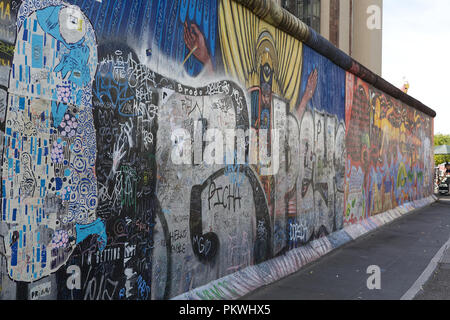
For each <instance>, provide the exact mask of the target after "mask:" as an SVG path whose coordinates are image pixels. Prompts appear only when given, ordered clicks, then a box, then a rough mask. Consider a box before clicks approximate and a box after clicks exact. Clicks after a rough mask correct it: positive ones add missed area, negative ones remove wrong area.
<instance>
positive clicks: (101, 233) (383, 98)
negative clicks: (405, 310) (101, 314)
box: [0, 0, 433, 300]
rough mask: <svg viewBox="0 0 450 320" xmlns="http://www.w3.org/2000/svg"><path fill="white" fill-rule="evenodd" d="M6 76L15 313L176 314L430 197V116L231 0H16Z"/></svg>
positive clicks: (3, 104)
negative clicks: (138, 307)
mask: <svg viewBox="0 0 450 320" xmlns="http://www.w3.org/2000/svg"><path fill="white" fill-rule="evenodd" d="M0 64H1V66H0V69H1V72H0V123H1V126H0V135H1V138H2V144H1V149H0V150H2V157H1V163H2V166H1V170H0V172H1V180H2V188H1V207H0V210H1V214H0V299H33V300H37V299H60V300H73V299H76V300H78V299H84V300H121V299H124V300H125V299H126V300H149V299H170V298H174V297H177V296H180V295H182V294H183V293H186V292H189V291H191V290H193V289H196V288H199V287H202V286H204V285H208V284H209V283H212V282H213V281H215V280H217V279H222V278H224V277H226V276H229V275H232V274H235V273H237V272H240V271H243V270H246V268H249V267H252V266H265V267H264V268H266V265H265V264H264V262H267V261H270V260H271V259H274V258H277V257H280V256H285V255H287V254H289V253H290V252H293V250H297V249H299V248H300V249H301V248H306V247H307V246H308V245H309V244H311V243H315V242H314V240H318V239H327V238H326V237H330V236H332V235H333V234H334V233H335V232H337V231H340V230H343V228H345V227H346V226H349V225H352V224H354V223H358V222H360V221H362V220H364V219H366V218H369V217H371V216H373V215H376V214H379V213H382V212H385V211H387V210H389V209H392V208H395V207H397V206H399V205H402V204H404V203H407V202H409V201H413V200H417V199H422V198H424V197H427V196H429V195H430V194H431V193H432V189H431V188H432V187H431V186H432V181H431V180H432V154H431V145H432V134H433V122H432V119H431V118H430V117H428V116H426V115H425V114H422V113H420V112H419V111H416V110H415V109H413V108H411V107H409V106H407V105H405V104H403V103H401V102H399V101H397V100H395V99H392V98H391V97H389V96H388V95H386V94H384V93H383V92H381V91H379V90H377V89H374V88H372V87H371V86H370V85H368V84H366V83H365V82H363V81H362V80H361V79H359V78H357V77H355V76H354V75H353V74H351V73H347V72H346V71H345V70H343V69H342V68H340V67H338V66H337V65H336V64H334V63H333V62H332V61H330V60H329V59H328V58H326V57H324V56H322V55H320V54H319V53H317V52H316V51H314V50H313V49H311V48H310V47H308V46H307V45H305V44H303V43H302V42H301V41H299V40H297V39H296V38H294V37H293V36H290V35H288V34H287V33H285V32H283V31H281V30H280V29H277V28H276V27H274V26H273V25H271V24H269V23H268V22H266V21H264V20H262V19H260V18H259V17H258V16H257V15H255V14H254V13H252V11H251V10H249V9H247V8H245V7H244V6H242V5H240V4H238V3H237V2H235V1H234V0H149V1H141V0H133V1H131V0H103V1H94V0H92V1H90V0H87V1H86V0H69V1H66V2H64V1H62V0H45V1H44V0H41V1H32V0H24V1H19V0H14V1H12V0H0ZM316 243H317V242H316ZM330 246H331V244H330ZM281 268H284V267H281ZM261 272H263V271H261ZM264 272H267V271H264ZM241 285H243V286H245V285H246V283H245V281H244V280H242V281H241ZM233 290H234V289H233V286H232V284H230V283H229V282H227V281H225V280H223V281H222V280H221V281H220V282H219V283H218V284H217V285H214V286H213V287H212V289H211V290H206V291H203V293H199V294H198V298H201V299H217V298H221V297H222V296H223V292H224V291H229V292H234V293H233V294H234V295H235V296H237V295H238V293H237V292H235V291H233Z"/></svg>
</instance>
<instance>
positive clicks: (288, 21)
mask: <svg viewBox="0 0 450 320" xmlns="http://www.w3.org/2000/svg"><path fill="white" fill-rule="evenodd" d="M232 1H234V2H237V3H239V4H241V5H243V6H245V7H247V8H248V9H250V10H251V11H252V12H253V13H254V14H255V15H256V16H258V17H259V18H261V19H263V20H264V21H266V22H268V23H270V24H271V25H273V26H274V27H277V28H279V29H280V30H282V31H284V32H286V33H287V34H289V35H291V36H292V37H294V38H296V39H297V40H299V41H301V42H303V43H305V44H306V45H308V46H309V47H311V48H312V49H314V50H315V51H317V52H318V53H320V54H322V55H323V56H325V57H326V58H328V59H330V60H331V61H333V62H334V63H335V64H336V65H338V66H339V67H341V68H343V69H344V70H346V71H348V72H350V73H352V74H354V75H355V76H357V77H359V78H361V79H362V80H364V81H366V82H367V83H369V84H371V85H373V86H374V87H375V88H377V89H379V90H382V91H385V92H386V93H388V94H390V95H391V96H393V97H394V98H397V99H398V100H400V101H402V102H404V103H405V104H407V105H409V106H410V107H412V108H414V109H417V110H419V111H421V112H423V113H425V114H426V115H428V116H430V117H432V118H435V117H436V111H434V110H433V109H431V108H429V107H428V106H426V105H424V104H423V103H422V102H420V101H419V100H417V99H415V98H413V97H412V96H410V95H408V94H406V93H404V92H403V91H402V90H400V89H399V88H397V87H395V86H394V85H393V84H391V83H390V82H388V81H387V80H385V79H384V78H382V77H380V76H379V75H377V74H375V73H374V72H373V71H371V70H369V69H368V68H367V67H365V66H363V65H362V64H361V63H359V62H358V61H356V60H355V59H353V58H352V57H350V56H349V55H348V54H346V53H345V52H343V51H342V50H340V49H339V48H337V47H336V46H334V45H333V44H332V43H331V42H330V41H328V40H327V39H325V38H324V37H322V36H321V35H319V34H318V33H316V32H315V31H314V30H313V29H312V28H310V27H309V26H308V25H306V24H305V23H304V22H303V21H301V20H300V19H299V18H297V17H296V16H294V15H293V14H291V13H290V12H288V11H287V10H285V9H283V8H282V7H281V6H280V5H278V4H277V3H276V2H275V1H274V0H232Z"/></svg>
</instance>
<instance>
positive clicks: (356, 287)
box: [242, 197, 450, 300]
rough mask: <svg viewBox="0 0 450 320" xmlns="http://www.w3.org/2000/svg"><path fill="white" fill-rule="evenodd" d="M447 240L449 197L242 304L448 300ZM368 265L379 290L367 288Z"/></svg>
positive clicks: (449, 260)
mask: <svg viewBox="0 0 450 320" xmlns="http://www.w3.org/2000/svg"><path fill="white" fill-rule="evenodd" d="M449 239H450V197H441V198H440V199H439V201H438V202H436V203H434V204H432V205H430V206H427V207H425V208H422V209H419V210H416V211H414V212H412V213H410V214H407V215H405V216H403V217H401V218H400V219H398V220H396V221H394V222H393V223H391V224H388V225H385V226H383V227H381V228H379V229H378V230H376V231H374V232H372V233H370V234H369V235H366V236H365V237H362V238H360V239H357V240H356V241H354V242H351V243H349V244H347V245H345V246H343V247H341V248H339V249H337V250H335V251H333V252H331V253H330V254H328V255H326V256H324V257H322V258H321V259H319V260H318V261H316V262H314V263H312V264H310V265H309V266H306V267H305V268H302V269H301V270H300V271H299V272H297V273H295V274H293V275H291V276H289V277H287V278H285V279H282V280H280V281H278V282H276V283H273V284H271V285H269V286H266V287H263V288H260V289H258V290H256V291H254V292H252V293H251V294H249V295H247V296H245V297H243V298H242V300H400V299H402V298H403V299H405V296H408V294H406V293H409V295H411V292H414V293H413V295H412V296H411V297H410V299H412V298H413V297H414V296H415V295H416V293H417V292H418V295H417V296H416V299H450V249H449V250H445V248H446V247H444V246H446V245H447V242H448V241H449ZM441 253H442V255H441ZM436 257H437V258H438V259H439V263H436V266H437V269H436V270H434V265H433V264H432V263H431V262H432V261H435V260H436ZM436 261H437V260H436ZM373 265H376V266H379V267H380V269H381V289H380V290H376V289H375V290H369V289H368V288H367V280H368V278H369V277H370V276H371V274H368V273H367V268H368V267H369V266H373ZM427 270H428V275H427V274H426V273H427ZM428 279H430V280H429V281H428V282H426V281H427V280H428ZM422 280H423V283H420V281H422ZM422 287H423V289H421V288H422ZM414 288H416V290H413V289H414Z"/></svg>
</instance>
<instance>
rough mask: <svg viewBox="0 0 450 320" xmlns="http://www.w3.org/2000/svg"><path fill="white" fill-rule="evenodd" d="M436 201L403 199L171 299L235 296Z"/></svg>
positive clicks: (238, 296)
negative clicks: (326, 234)
mask: <svg viewBox="0 0 450 320" xmlns="http://www.w3.org/2000/svg"><path fill="white" fill-rule="evenodd" d="M436 201H437V197H436V196H434V195H433V196H430V197H428V198H425V199H422V200H418V201H413V202H410V203H406V204H404V205H402V206H400V207H397V208H395V209H393V210H390V211H387V212H385V213H382V214H379V215H376V216H373V217H370V218H368V219H366V220H364V221H362V222H360V223H358V224H354V225H351V226H349V227H346V228H344V229H343V230H341V231H338V232H335V233H333V234H331V235H329V236H327V237H324V238H322V239H318V240H315V241H312V242H310V243H309V244H307V245H305V246H303V247H300V248H297V249H294V250H291V251H289V252H288V253H286V254H285V255H283V256H280V257H277V258H274V259H272V260H269V261H266V262H264V263H261V264H259V265H255V266H250V267H247V268H245V269H243V270H240V271H238V272H236V273H233V274H230V275H228V276H226V277H223V278H221V279H218V280H215V281H213V282H210V283H208V284H207V285H204V286H202V287H199V288H196V289H194V290H192V291H189V292H186V293H184V294H182V295H179V296H177V297H175V298H173V299H172V300H235V299H239V298H241V297H243V296H245V295H247V294H249V293H251V292H252V291H254V290H256V289H258V288H261V287H263V286H267V285H269V284H272V283H274V282H276V281H279V280H281V279H283V278H285V277H287V276H289V275H291V274H293V273H295V272H297V271H299V270H300V269H301V268H303V267H305V266H306V265H308V264H310V263H312V262H314V261H316V260H318V259H319V258H321V257H323V256H325V255H326V254H328V253H330V252H331V251H333V250H335V249H337V248H339V247H342V246H343V245H345V244H347V243H349V242H351V241H354V240H356V239H358V238H360V237H362V236H364V235H367V234H368V233H370V232H372V231H374V230H376V229H377V228H380V227H381V226H383V225H386V224H389V223H391V222H393V221H395V220H397V219H398V218H400V217H402V216H404V215H405V214H408V213H411V212H412V211H414V210H417V209H420V208H423V207H425V206H428V205H430V204H432V203H434V202H436Z"/></svg>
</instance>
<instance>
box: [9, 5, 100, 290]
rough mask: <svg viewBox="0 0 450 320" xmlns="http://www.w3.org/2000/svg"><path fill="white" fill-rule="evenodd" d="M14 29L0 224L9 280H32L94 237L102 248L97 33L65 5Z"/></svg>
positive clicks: (38, 14) (33, 15) (36, 14)
mask: <svg viewBox="0 0 450 320" xmlns="http://www.w3.org/2000/svg"><path fill="white" fill-rule="evenodd" d="M23 5H28V4H27V3H24V4H23ZM18 27H19V29H18V33H17V41H16V50H15V54H14V59H13V68H12V71H11V76H10V81H9V92H10V95H9V99H8V108H7V114H6V134H5V141H6V143H5V150H4V154H3V157H4V158H3V160H4V165H3V175H2V176H3V194H2V202H3V203H2V204H3V208H4V210H3V212H2V222H4V223H7V225H8V233H7V234H5V235H3V237H4V244H5V248H6V255H7V257H8V268H9V269H8V274H9V276H10V278H11V279H13V280H18V281H25V282H30V281H36V280H38V279H41V278H42V277H45V276H47V275H49V274H51V273H53V272H55V271H56V270H58V269H59V268H60V267H61V266H62V265H63V264H64V263H65V262H66V261H67V260H68V258H69V257H70V255H71V253H72V252H73V250H74V248H75V247H76V245H77V244H78V243H80V242H82V241H83V240H84V239H86V238H87V237H88V236H89V235H91V234H96V235H97V237H98V240H99V243H100V244H99V248H103V247H104V246H105V245H106V233H105V230H104V226H103V224H102V222H101V220H99V219H97V217H96V207H97V181H96V176H95V159H96V139H95V128H94V123H93V118H92V103H91V96H92V94H91V91H92V89H91V86H92V81H93V76H94V74H95V71H96V68H97V54H96V38H95V34H94V31H93V29H92V27H91V25H90V23H89V21H88V20H87V19H86V17H85V16H84V14H83V13H82V12H81V11H80V10H79V9H78V8H77V7H74V6H69V5H65V4H62V3H61V5H58V6H49V7H45V8H41V9H39V10H35V11H34V12H30V14H29V15H28V16H27V17H25V18H24V19H23V20H18Z"/></svg>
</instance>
